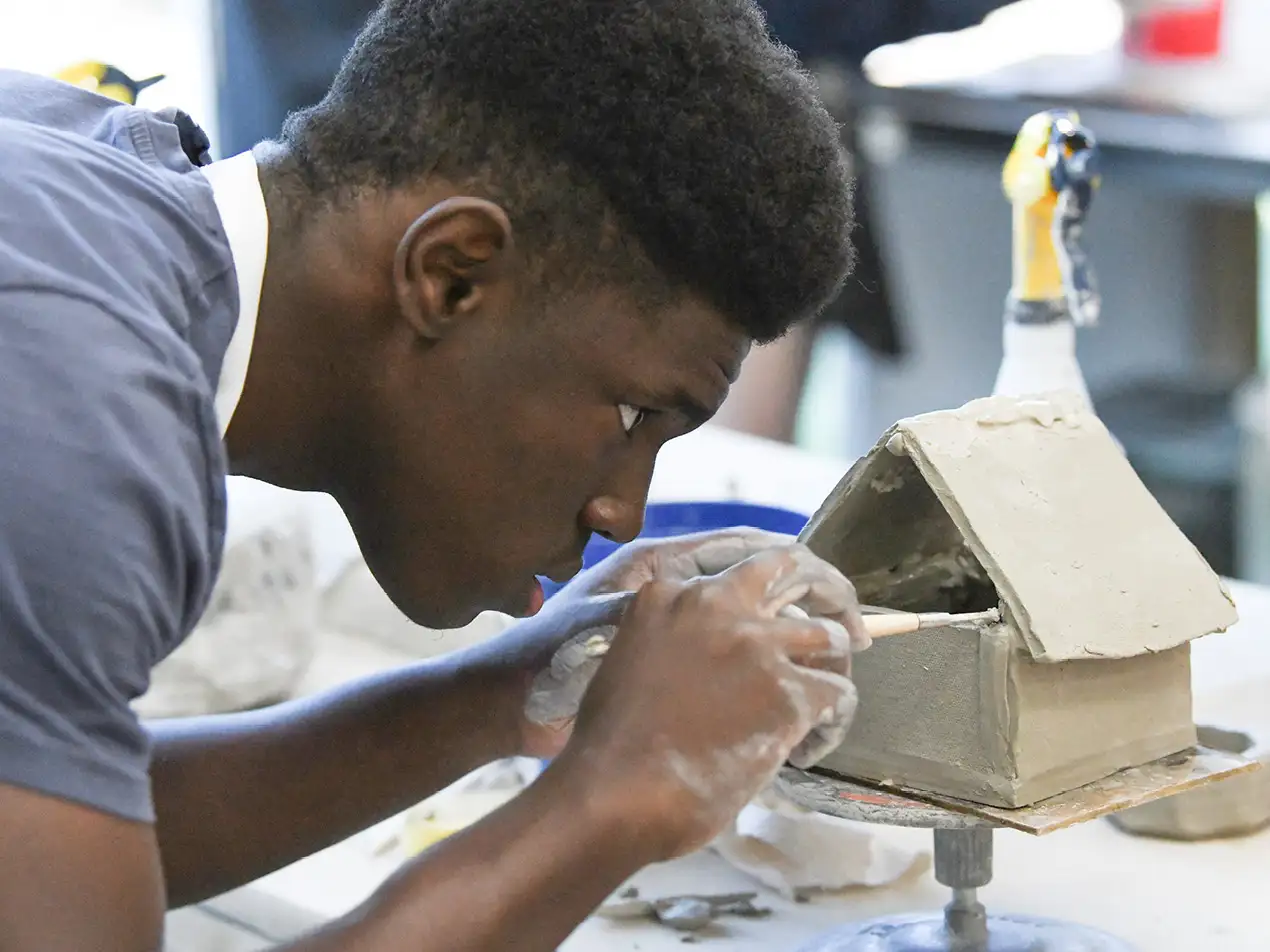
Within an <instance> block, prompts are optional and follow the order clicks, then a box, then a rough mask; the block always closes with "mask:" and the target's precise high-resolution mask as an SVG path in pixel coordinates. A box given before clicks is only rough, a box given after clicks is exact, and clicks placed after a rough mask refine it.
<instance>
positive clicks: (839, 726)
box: [789, 668, 859, 770]
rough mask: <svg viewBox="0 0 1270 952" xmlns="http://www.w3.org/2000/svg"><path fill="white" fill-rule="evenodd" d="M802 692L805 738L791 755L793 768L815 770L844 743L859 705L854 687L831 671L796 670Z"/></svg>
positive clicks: (846, 679) (790, 759)
mask: <svg viewBox="0 0 1270 952" xmlns="http://www.w3.org/2000/svg"><path fill="white" fill-rule="evenodd" d="M797 676H798V678H799V680H800V683H801V688H800V690H801V692H802V695H803V697H804V698H806V700H807V704H808V711H807V723H808V730H807V733H806V735H805V736H804V737H803V738H802V739H801V740H800V741H799V743H798V744H797V745H795V747H794V749H793V750H792V751H791V752H790V755H789V762H790V763H791V764H793V765H794V766H795V767H799V768H802V769H804V770H805V769H807V768H809V767H814V766H815V765H816V764H818V763H819V762H820V761H821V760H822V759H824V758H825V757H826V756H827V755H828V754H830V753H832V752H833V751H834V750H836V749H837V748H838V747H839V746H841V744H842V742H843V741H844V740H845V739H846V736H847V732H848V731H849V730H850V729H851V722H852V720H853V719H854V718H855V711H856V707H857V705H858V703H859V698H858V695H857V694H856V689H855V685H854V684H852V683H851V681H850V680H849V679H848V678H845V677H843V676H842V675H840V674H835V673H833V672H830V671H813V670H808V669H806V668H802V669H799V670H798V672H797Z"/></svg>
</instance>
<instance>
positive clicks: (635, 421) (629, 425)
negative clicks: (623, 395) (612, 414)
mask: <svg viewBox="0 0 1270 952" xmlns="http://www.w3.org/2000/svg"><path fill="white" fill-rule="evenodd" d="M617 412H618V415H619V416H621V418H622V429H623V430H625V431H626V432H627V433H631V432H633V431H634V429H635V427H637V426H639V425H640V423H642V422H643V421H644V417H645V416H646V415H647V411H646V410H645V409H644V408H643V407H634V406H631V405H630V404H629V403H619V404H618V405H617Z"/></svg>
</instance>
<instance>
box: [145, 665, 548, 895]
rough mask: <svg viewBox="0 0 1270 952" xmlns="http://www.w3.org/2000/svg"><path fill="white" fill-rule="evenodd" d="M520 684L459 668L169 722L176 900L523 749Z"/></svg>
mask: <svg viewBox="0 0 1270 952" xmlns="http://www.w3.org/2000/svg"><path fill="white" fill-rule="evenodd" d="M522 703H523V698H522V697H521V696H520V695H519V694H518V692H517V686H516V681H515V676H514V675H513V674H511V673H510V672H509V671H508V670H507V669H505V668H500V667H498V666H496V665H493V664H490V665H481V666H478V665H476V664H465V663H464V662H463V661H461V660H460V659H458V658H449V659H442V660H440V661H436V662H425V663H423V664H420V665H414V666H411V667H409V668H405V669H402V670H399V671H394V672H390V673H388V674H385V675H380V676H376V677H374V678H370V679H367V680H365V681H361V682H358V683H355V684H352V685H349V686H347V687H342V688H339V689H336V690H334V691H331V692H328V693H326V694H323V695H319V696H317V697H314V698H311V699H305V700H302V701H296V702H292V703H289V704H285V705H279V706H278V707H274V708H268V709H265V710H261V711H253V712H247V713H243V714H233V715H224V716H217V717H205V718H193V719H184V720H177V721H165V722H156V723H153V724H151V725H150V728H151V734H152V736H153V739H154V757H153V767H152V778H153V787H154V798H155V809H156V811H157V814H158V834H159V845H160V849H161V852H162V856H163V866H164V873H165V876H166V879H167V886H168V895H169V901H170V903H171V905H173V906H180V905H185V904H187V903H190V902H195V901H197V900H199V899H203V898H206V897H208V896H212V895H216V894H218V893H221V892H224V891H225V890H227V889H232V888H234V887H236V886H239V885H242V884H243V883H246V882H250V881H251V880H253V879H256V878H258V877H259V876H262V875H265V874H266V873H269V872H271V871H272V870H275V869H278V868H280V867H282V866H284V865H286V864H288V863H290V862H294V861H295V860H298V859H301V858H302V857H304V856H307V855H309V854H310V853H313V852H315V851H317V850H319V849H322V848H324V847H326V846H329V845H331V844H333V843H336V842H338V841H339V840H341V839H343V838H345V837H347V836H350V835H352V834H353V833H355V832H357V831H359V830H362V829H365V828H366V827H367V826H369V825H371V824H372V823H375V822H378V821H379V820H382V819H385V818H387V817H389V816H392V815H393V814H394V813H396V812H399V811H400V810H403V809H406V808H407V807H409V806H411V805H412V804H414V803H416V802H418V801H419V800H421V799H423V798H424V797H426V796H428V795H429V794H431V793H434V792H435V791H437V790H439V789H441V788H442V787H444V786H446V785H447V784H449V783H451V782H453V781H454V780H457V779H458V778H460V777H462V776H463V775H464V774H466V773H468V772H469V771H471V770H474V769H475V768H477V767H479V766H481V765H482V764H485V763H488V762H490V761H491V760H495V759H498V758H499V757H504V756H510V755H513V754H515V753H517V752H518V743H519V730H518V724H519V720H518V716H519V711H520V706H521V704H522Z"/></svg>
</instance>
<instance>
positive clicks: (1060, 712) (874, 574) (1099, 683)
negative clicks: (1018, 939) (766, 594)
mask: <svg viewBox="0 0 1270 952" xmlns="http://www.w3.org/2000/svg"><path fill="white" fill-rule="evenodd" d="M803 541H805V542H806V543H807V544H808V545H809V546H810V548H811V549H812V550H813V551H814V552H816V553H817V554H819V555H821V556H822V557H824V558H826V559H828V560H829V561H830V562H832V563H833V564H834V565H836V566H837V567H838V568H839V569H840V570H841V571H842V572H844V573H845V574H846V575H847V576H848V577H849V578H851V579H852V581H854V582H855V583H856V586H857V588H858V590H859V595H860V600H861V602H863V603H865V604H870V605H877V606H882V607H884V608H890V609H900V610H904V611H918V612H925V611H948V612H976V611H985V610H988V609H991V608H1000V610H1001V621H1000V622H998V623H995V624H994V623H982V624H975V625H960V626H951V627H945V628H936V629H930V630H927V631H922V632H917V633H914V634H911V635H905V636H902V637H896V638H889V639H885V640H881V641H879V642H877V643H876V644H874V646H873V647H872V648H871V649H870V650H868V651H866V652H864V653H863V654H861V655H860V656H858V657H857V658H856V659H855V661H854V665H853V667H854V675H853V676H854V679H855V681H856V685H857V688H858V690H859V695H860V709H859V712H858V714H857V716H856V719H855V723H854V725H853V727H852V729H851V732H850V734H849V735H848V738H847V741H846V743H845V744H843V745H842V746H841V747H840V748H839V749H838V750H837V751H836V752H834V753H833V754H831V755H830V756H829V757H828V758H827V759H826V760H825V762H824V765H825V766H826V767H828V768H830V769H833V770H835V771H838V772H841V773H844V774H847V775H849V776H857V777H862V778H865V779H871V780H878V781H886V782H890V783H895V784H900V785H903V786H909V787H912V788H914V789H917V790H927V791H931V792H934V793H941V794H944V795H948V796H955V797H960V798H962V799H966V800H970V801H973V802H977V803H983V804H989V805H992V806H1001V807H1021V806H1026V805H1029V804H1032V803H1035V802H1037V801H1039V800H1042V799H1045V798H1046V797H1050V796H1054V795H1056V794H1059V793H1063V792H1066V791H1068V790H1072V789H1075V788H1076V787H1079V786H1083V785H1084V784H1087V783H1091V782H1093V781H1095V780H1099V779H1101V778H1103V777H1106V776H1108V775H1110V774H1112V773H1114V772H1116V771H1117V770H1120V769H1122V768H1125V767H1130V766H1135V765H1138V764H1143V763H1147V762H1149V761H1152V760H1155V759H1156V758H1159V757H1163V756H1166V755H1168V754H1171V753H1175V752H1177V751H1179V750H1183V749H1186V748H1188V747H1191V746H1193V745H1194V744H1195V741H1196V733H1195V726H1194V723H1193V722H1192V719H1191V695H1190V648H1189V642H1190V641H1192V640H1193V639H1195V638H1198V637H1201V636H1203V635H1207V634H1210V633H1213V632H1216V631H1221V630H1224V629H1226V628H1228V627H1229V626H1230V625H1232V624H1233V623H1234V622H1235V621H1236V617H1237V616H1236V613H1235V608H1234V605H1233V603H1232V602H1231V600H1230V597H1229V595H1228V593H1227V592H1226V590H1225V588H1224V586H1223V585H1222V583H1221V580H1220V579H1219V578H1218V577H1217V576H1216V574H1215V573H1214V572H1213V571H1212V569H1211V568H1210V567H1209V566H1208V565H1207V563H1206V562H1205V561H1204V559H1203V558H1202V557H1201V556H1200V554H1199V553H1198V552H1197V551H1196V549H1195V547H1194V546H1193V545H1191V543H1190V542H1189V541H1188V540H1187V539H1186V537H1185V536H1184V535H1183V534H1182V532H1181V531H1180V530H1179V529H1178V528H1177V526H1176V525H1175V524H1174V523H1173V522H1172V520H1171V519H1170V518H1169V517H1168V516H1167V515H1166V514H1165V512H1164V510H1163V509H1161V508H1160V506H1159V504H1158V503H1157V502H1156V501H1155V499H1154V498H1153V497H1152V496H1151V494H1150V493H1149V492H1148V491H1147V489H1146V487H1145V486H1144V485H1143V484H1142V482H1141V480H1139V478H1138V477H1137V475H1136V474H1135V473H1134V471H1133V469H1132V468H1131V467H1130V465H1129V463H1128V462H1127V460H1126V459H1125V457H1124V455H1123V454H1122V453H1121V452H1120V450H1119V448H1118V447H1117V445H1116V443H1115V441H1114V439H1113V438H1112V436H1111V434H1110V433H1109V432H1108V431H1107V429H1106V428H1105V427H1104V426H1103V424H1102V423H1101V422H1100V421H1099V420H1098V418H1097V417H1096V416H1095V415H1094V414H1093V413H1092V412H1090V411H1089V410H1088V409H1086V408H1085V407H1084V406H1083V405H1082V404H1081V402H1080V401H1079V400H1077V399H1076V398H1075V397H1074V396H1070V395H1065V394H1054V395H1050V396H1046V397H1043V398H1025V399H1016V398H1003V397H993V398H990V399H986V400H977V401H974V402H972V403H969V404H967V405H966V406H964V407H962V408H960V409H958V410H950V411H941V412H938V413H930V414H926V415H923V416H919V417H914V418H912V419H908V420H903V421H901V422H900V423H898V424H897V425H896V426H895V427H893V428H892V429H891V430H890V431H889V432H887V433H886V434H884V435H883V437H882V439H881V440H880V441H879V442H878V444H877V446H876V447H874V449H873V450H872V451H871V452H870V453H869V454H868V455H867V456H866V457H864V458H863V459H862V460H860V461H859V462H858V463H857V464H856V465H855V466H853V467H852V469H851V470H850V472H848V473H847V475H846V476H845V477H844V478H843V480H842V482H841V483H840V484H839V485H838V487H837V489H836V490H835V491H834V492H833V493H832V494H831V495H830V497H829V498H828V499H827V500H826V501H825V503H824V504H823V505H822V506H821V508H820V510H819V512H817V513H816V515H815V516H814V517H813V518H812V520H811V522H810V523H809V524H808V526H807V529H806V530H805V531H804V533H803Z"/></svg>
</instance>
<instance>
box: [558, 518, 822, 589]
mask: <svg viewBox="0 0 1270 952" xmlns="http://www.w3.org/2000/svg"><path fill="white" fill-rule="evenodd" d="M809 518H810V517H809V516H804V515H802V514H800V513H797V512H792V511H791V510H789V509H781V508H778V507H776V506H756V505H752V504H750V503H743V502H663V503H653V504H651V505H649V506H648V507H647V508H646V509H645V510H644V529H643V531H642V532H640V534H639V538H641V539H666V538H670V537H672V536H680V535H688V534H690V533H693V532H707V531H709V530H711V529H730V528H733V527H737V526H748V527H749V528H752V529H764V530H766V531H768V532H782V533H785V534H786V535H797V534H798V533H799V532H801V531H802V530H803V527H804V526H805V525H807V520H808V519H809ZM620 548H621V545H620V544H619V543H617V542H613V541H611V540H609V539H605V538H604V537H602V536H592V538H591V541H590V542H589V543H588V544H587V547H586V549H585V551H584V552H583V553H582V566H583V568H590V567H591V566H592V565H595V564H596V563H597V562H600V561H602V560H604V559H605V558H607V557H608V556H610V555H612V554H613V553H614V552H616V551H617V550H618V549H620ZM541 582H542V588H543V593H544V594H545V595H546V596H547V597H548V598H550V597H551V596H552V595H554V594H555V593H556V592H558V591H559V590H560V588H561V586H560V585H557V584H555V583H554V582H551V581H550V580H548V579H541Z"/></svg>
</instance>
